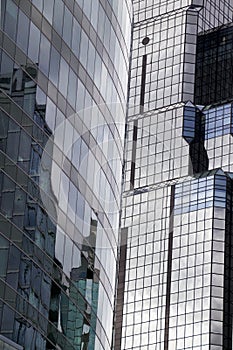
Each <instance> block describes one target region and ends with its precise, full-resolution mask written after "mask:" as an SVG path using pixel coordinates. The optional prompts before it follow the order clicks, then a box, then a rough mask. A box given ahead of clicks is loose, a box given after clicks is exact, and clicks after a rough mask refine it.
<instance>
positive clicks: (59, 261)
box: [0, 0, 132, 350]
mask: <svg viewBox="0 0 233 350" xmlns="http://www.w3.org/2000/svg"><path fill="white" fill-rule="evenodd" d="M0 10H1V11H0V14H1V19H0V21H1V22H0V46H1V51H0V258H1V264H0V344H1V346H2V347H1V348H4V346H5V348H7V349H9V348H10V349H28V350H29V349H30V350H31V349H38V350H43V349H66V350H68V349H69V350H77V349H88V350H92V349H103V350H108V349H110V346H111V341H112V323H113V307H114V290H115V277H116V273H115V271H116V259H117V244H118V220H119V207H120V193H121V169H122V153H123V151H122V149H123V140H124V125H125V109H126V108H125V102H126V98H127V77H128V64H129V61H128V60H129V49H130V32H131V24H130V23H131V19H132V18H131V5H130V1H129V0H122V1H118V0H108V1H107V0H106V1H102V0H91V1H89V0H76V1H75V0H69V1H68V0H49V1H46V0H32V1H29V0H23V1H16V0H1V9H0ZM4 344H5V345H4Z"/></svg>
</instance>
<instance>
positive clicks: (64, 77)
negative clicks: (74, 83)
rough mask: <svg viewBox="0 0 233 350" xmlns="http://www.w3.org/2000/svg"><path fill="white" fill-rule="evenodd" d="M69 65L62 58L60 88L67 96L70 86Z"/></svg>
mask: <svg viewBox="0 0 233 350" xmlns="http://www.w3.org/2000/svg"><path fill="white" fill-rule="evenodd" d="M68 76H69V66H68V64H67V63H66V61H65V60H64V59H63V58H61V63H60V77H59V90H60V91H61V93H62V94H63V95H64V96H66V94H67V86H68Z"/></svg>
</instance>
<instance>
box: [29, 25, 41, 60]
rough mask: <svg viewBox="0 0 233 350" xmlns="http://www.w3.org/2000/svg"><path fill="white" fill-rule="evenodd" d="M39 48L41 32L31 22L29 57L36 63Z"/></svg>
mask: <svg viewBox="0 0 233 350" xmlns="http://www.w3.org/2000/svg"><path fill="white" fill-rule="evenodd" d="M39 47H40V31H39V29H38V28H37V27H36V26H35V25H34V24H33V23H32V22H31V23H30V34H29V42H28V56H29V57H30V59H31V60H32V61H33V62H35V63H38V56H39Z"/></svg>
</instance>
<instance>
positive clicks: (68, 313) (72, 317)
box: [61, 220, 99, 350]
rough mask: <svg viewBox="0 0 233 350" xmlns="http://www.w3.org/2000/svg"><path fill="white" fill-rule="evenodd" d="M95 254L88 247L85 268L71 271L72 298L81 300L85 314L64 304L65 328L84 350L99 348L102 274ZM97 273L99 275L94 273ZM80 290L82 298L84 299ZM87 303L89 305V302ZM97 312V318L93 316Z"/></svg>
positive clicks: (93, 233) (93, 229)
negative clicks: (95, 346) (96, 332)
mask: <svg viewBox="0 0 233 350" xmlns="http://www.w3.org/2000/svg"><path fill="white" fill-rule="evenodd" d="M96 228H97V221H94V220H93V221H92V223H91V232H90V236H89V237H88V238H89V240H90V244H91V246H92V247H94V246H95V241H96V233H97V230H96ZM94 259H95V255H94V252H93V251H92V250H91V249H90V247H88V246H85V245H84V246H83V247H82V254H81V266H80V267H78V268H74V269H73V270H72V271H71V280H72V281H73V284H74V285H75V287H76V288H73V287H72V286H71V287H70V289H69V294H70V295H71V296H72V297H73V298H74V299H76V300H77V304H78V305H79V307H80V309H81V310H82V313H80V311H79V310H74V309H73V306H72V305H70V304H68V305H65V304H64V303H63V302H62V300H61V308H62V310H61V314H62V322H61V324H62V327H63V329H64V333H65V334H66V335H67V337H68V338H69V339H70V340H71V341H72V342H73V343H74V344H75V346H76V347H77V348H80V349H83V350H85V349H93V348H94V344H95V333H94V330H95V329H96V321H97V319H96V316H95V315H96V313H97V307H98V290H99V283H98V278H97V277H98V275H99V271H98V270H95V268H94V265H95V264H94ZM93 271H95V273H93ZM76 289H78V290H79V291H80V293H81V295H82V297H80V296H79V295H78V294H77V292H76ZM85 301H87V302H85ZM92 310H94V311H95V314H94V313H93V312H91V311H92Z"/></svg>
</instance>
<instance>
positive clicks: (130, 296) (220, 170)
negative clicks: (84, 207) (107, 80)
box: [114, 0, 233, 350]
mask: <svg viewBox="0 0 233 350" xmlns="http://www.w3.org/2000/svg"><path fill="white" fill-rule="evenodd" d="M232 5H233V4H232V3H231V1H223V0H213V1H208V0H184V1H178V0H170V1H168V0H167V1H150V0H147V1H142V0H135V1H133V7H134V23H133V43H132V62H131V72H130V90H129V111H128V112H129V113H128V121H127V135H126V150H125V158H126V163H125V178H124V193H123V208H122V224H121V227H122V230H121V231H122V245H121V254H120V262H119V282H118V295H117V307H116V323H115V348H114V349H115V350H120V349H121V350H126V349H131V350H132V349H133V350H141V349H143V350H144V349H145V350H154V349H156V350H168V349H169V350H184V349H185V350H187V349H201V350H207V349H208V350H210V349H211V350H213V349H214V350H220V349H232V306H233V299H232V277H233V276H232V266H233V265H232V262H233V261H232V256H233V254H232V228H233V226H232V224H233V222H232V209H233V207H232V173H233V157H232V147H233V139H232V132H233V128H232V120H233V119H232V116H233V114H232V102H231V101H232V100H233V93H232V58H233V46H232V35H233V27H232V18H233V7H232Z"/></svg>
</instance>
